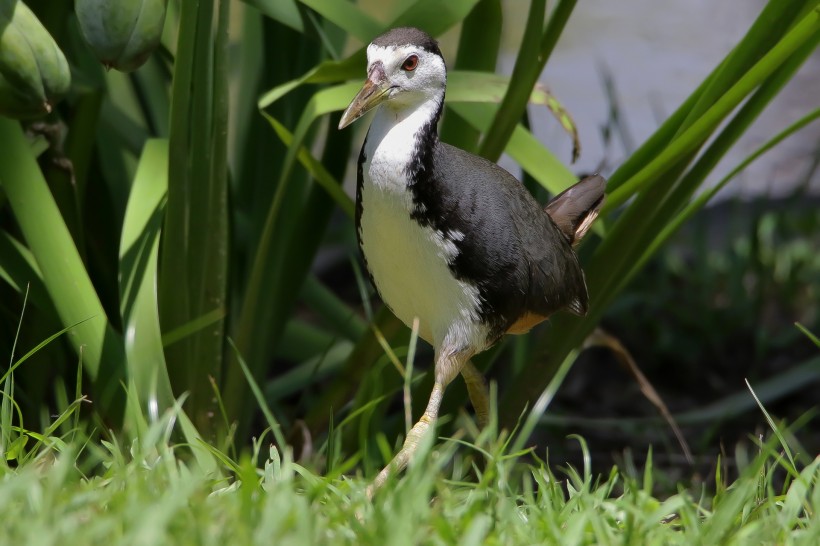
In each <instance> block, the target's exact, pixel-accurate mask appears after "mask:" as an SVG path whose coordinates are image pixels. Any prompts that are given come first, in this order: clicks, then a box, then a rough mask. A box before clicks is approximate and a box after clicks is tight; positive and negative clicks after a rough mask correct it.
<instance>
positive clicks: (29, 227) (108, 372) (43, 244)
mask: <svg viewBox="0 0 820 546" xmlns="http://www.w3.org/2000/svg"><path fill="white" fill-rule="evenodd" d="M0 142H3V146H0V185H2V187H3V189H4V191H5V193H6V196H7V198H8V201H9V204H10V205H11V208H12V211H13V212H14V217H15V220H16V221H17V224H18V225H19V227H20V230H21V232H22V233H23V236H24V237H25V240H26V243H27V244H28V247H29V248H30V249H31V252H32V254H33V256H34V258H35V259H36V260H37V265H38V267H39V270H40V272H41V273H42V276H43V283H44V284H45V287H46V290H48V293H49V295H50V296H51V300H52V301H53V302H54V307H55V308H56V309H57V313H58V315H59V318H60V321H61V322H62V324H63V325H64V326H66V327H69V326H74V325H77V326H76V328H73V329H72V330H71V332H70V334H69V339H70V340H71V343H72V345H73V346H74V348H75V350H76V351H77V353H78V354H81V355H82V357H83V366H84V368H85V369H86V370H87V371H88V373H89V375H90V376H91V378H92V379H93V380H94V381H95V383H96V390H97V400H96V401H97V402H98V403H99V404H100V406H101V407H102V408H106V407H108V406H109V405H110V404H111V402H112V400H113V396H114V395H115V391H116V390H117V389H118V384H119V381H120V379H121V378H122V376H123V364H124V362H125V358H124V348H123V341H122V338H121V337H120V336H119V335H118V334H117V333H116V332H115V331H114V330H113V329H112V328H111V326H110V324H109V322H108V318H107V316H106V313H105V310H104V309H103V307H102V304H101V303H100V299H99V297H98V296H97V292H96V290H95V289H94V286H93V284H92V283H91V279H90V278H89V276H88V273H87V271H86V269H85V266H84V264H83V262H82V260H81V259H80V255H79V253H78V252H77V248H76V246H75V245H74V241H73V240H72V238H71V235H70V234H69V232H68V229H67V228H66V226H65V223H64V222H63V219H62V217H61V215H60V211H59V210H58V208H57V204H56V203H55V202H54V199H53V197H52V195H51V192H50V191H49V189H48V185H47V184H46V181H45V180H44V178H43V175H42V172H41V171H40V169H39V167H38V166H37V161H36V160H35V158H34V156H33V155H32V154H31V151H30V149H29V146H28V143H27V142H26V139H25V136H24V135H23V130H22V128H21V127H20V124H19V123H17V122H15V121H11V120H9V119H6V118H2V117H0Z"/></svg>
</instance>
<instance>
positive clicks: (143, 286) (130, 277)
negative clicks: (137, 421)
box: [119, 140, 174, 420]
mask: <svg viewBox="0 0 820 546" xmlns="http://www.w3.org/2000/svg"><path fill="white" fill-rule="evenodd" d="M167 189H168V141H167V140H149V141H148V142H146V144H145V150H143V153H142V157H141V158H140V163H139V167H138V168H137V174H136V177H135V178H134V183H133V185H132V190H131V196H130V198H129V200H128V208H127V209H126V212H125V220H124V222H123V228H122V235H121V239H120V256H119V257H120V275H119V277H120V312H121V314H122V324H123V328H124V330H125V333H126V335H125V355H126V358H127V362H128V373H129V377H130V379H131V380H132V382H133V385H134V388H135V390H136V395H137V397H138V399H139V400H140V402H141V404H142V406H143V412H144V414H145V415H149V416H150V417H151V418H152V419H154V420H156V419H157V418H158V416H159V414H160V413H162V412H163V411H165V410H166V409H168V408H170V407H172V406H173V403H174V398H173V394H172V392H171V382H170V380H169V378H168V370H167V368H166V366H165V354H164V352H163V348H162V332H161V330H160V324H159V306H158V302H157V293H156V286H157V254H158V250H159V236H160V230H161V227H162V214H163V212H164V204H165V197H166V192H167Z"/></svg>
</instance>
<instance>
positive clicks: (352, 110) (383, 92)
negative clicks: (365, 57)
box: [339, 63, 390, 129]
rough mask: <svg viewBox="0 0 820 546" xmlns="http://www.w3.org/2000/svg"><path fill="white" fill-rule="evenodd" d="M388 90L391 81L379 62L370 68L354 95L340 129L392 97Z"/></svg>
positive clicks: (341, 121)
mask: <svg viewBox="0 0 820 546" xmlns="http://www.w3.org/2000/svg"><path fill="white" fill-rule="evenodd" d="M388 91H390V81H389V80H388V79H387V77H385V75H384V69H383V68H382V67H381V63H377V64H376V65H374V66H373V67H372V68H371V69H370V73H369V74H368V75H367V81H366V82H364V85H363V86H362V88H361V90H359V92H358V93H357V94H356V96H355V97H353V101H351V103H350V105H349V106H348V107H347V110H345V111H344V114H342V119H341V120H340V121H339V129H344V128H345V127H347V126H348V125H350V124H351V123H353V122H354V121H356V120H357V119H359V118H360V117H362V116H363V115H365V114H366V113H367V112H369V111H370V110H372V109H373V108H375V107H376V106H378V105H380V104H381V103H383V102H384V101H386V100H387V99H388V98H390V93H388Z"/></svg>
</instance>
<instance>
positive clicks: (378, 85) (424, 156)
mask: <svg viewBox="0 0 820 546" xmlns="http://www.w3.org/2000/svg"><path fill="white" fill-rule="evenodd" d="M446 82H447V70H446V68H445V64H444V58H443V57H442V55H441V51H440V50H439V47H438V44H437V43H436V41H435V40H434V39H433V38H431V37H430V36H429V35H428V34H426V33H425V32H423V31H421V30H418V29H415V28H397V29H393V30H390V31H389V32H387V33H385V34H383V35H381V36H379V37H378V38H376V39H375V40H373V42H372V43H371V44H370V45H369V46H368V48H367V81H366V82H365V84H364V86H363V87H362V89H361V91H359V93H358V94H357V95H356V97H355V98H354V99H353V102H351V103H350V106H348V108H347V110H345V112H344V114H343V115H342V119H341V121H340V123H339V128H340V129H342V128H344V127H346V126H348V125H350V124H351V123H353V122H354V121H355V120H357V119H358V118H359V117H361V116H362V115H363V114H364V113H366V112H368V111H369V110H372V109H374V108H376V107H379V108H378V110H377V111H376V113H375V115H374V117H373V121H372V122H371V124H370V130H369V131H368V133H367V137H366V138H365V141H364V144H363V145H362V151H361V154H360V155H359V165H358V184H357V188H356V230H357V235H358V241H359V247H360V248H361V250H362V254H363V255H364V260H365V263H366V265H367V270H368V272H369V274H370V277H371V279H372V281H373V284H374V285H375V287H376V289H377V291H378V292H379V295H380V296H381V297H382V299H383V300H384V302H385V303H386V304H387V306H388V307H389V308H390V309H391V310H392V311H393V313H395V314H396V316H397V317H398V318H399V319H401V320H402V321H403V322H404V323H405V324H407V325H408V326H410V325H412V324H413V320H414V319H415V318H418V321H419V336H420V337H421V338H422V339H424V340H426V341H427V342H429V343H430V344H432V346H433V348H434V349H435V371H434V373H435V379H434V384H433V392H432V394H431V395H430V401H429V402H428V404H427V409H426V410H425V412H424V415H422V417H421V419H420V420H419V421H418V422H417V423H416V424H415V425H414V426H413V428H412V429H411V430H410V431H409V432H408V434H407V438H406V439H405V441H404V445H403V446H402V448H401V450H400V451H399V452H398V454H397V455H396V456H395V458H394V459H393V460H392V461H391V462H390V464H389V465H388V466H387V467H385V468H384V470H382V471H381V472H380V473H379V475H378V476H377V477H376V479H375V481H374V482H373V484H372V485H371V487H370V489H369V494H371V495H372V494H373V492H374V491H375V490H376V489H377V488H378V487H380V486H381V485H382V484H383V483H384V482H385V480H386V479H387V478H388V477H389V476H390V474H391V473H393V472H398V471H400V470H401V469H403V468H404V467H405V466H406V465H407V463H408V461H409V460H410V458H411V457H412V455H413V452H414V451H415V450H416V448H417V446H418V443H419V440H420V438H421V437H422V435H424V434H425V432H426V431H427V430H428V429H429V428H430V427H431V425H433V424H434V422H435V420H436V418H437V416H438V412H439V407H440V406H441V399H442V396H443V395H444V389H445V388H446V387H447V385H448V384H449V383H450V382H451V381H452V380H453V379H454V378H455V377H456V376H457V375H458V374H459V373H461V374H462V376H464V380H465V382H466V384H467V389H468V392H469V395H470V400H471V402H472V404H473V407H474V408H475V411H476V415H477V418H478V420H479V422H480V423H482V424H484V423H486V421H487V415H488V411H489V407H488V405H489V404H488V397H487V392H486V386H485V384H484V379H483V377H482V375H481V373H480V372H479V371H478V370H477V369H476V368H475V366H473V364H472V363H471V362H470V358H471V357H472V356H473V355H476V354H478V353H480V352H482V351H484V350H485V349H487V348H489V347H490V346H492V345H493V344H494V343H495V342H497V341H498V340H499V339H500V338H501V337H502V336H504V334H521V333H524V332H527V331H528V330H529V329H530V328H532V327H533V326H534V325H536V324H538V323H539V322H541V321H543V320H546V319H547V317H549V316H550V315H551V314H552V313H554V312H555V311H558V310H561V309H567V310H569V311H571V312H573V313H575V314H578V315H583V314H585V313H586V310H587V302H588V297H587V288H586V283H585V281H584V273H583V271H582V270H581V266H580V264H579V263H578V258H577V256H576V255H575V252H574V251H573V248H572V247H573V245H574V244H575V243H577V242H578V241H579V240H580V239H581V237H583V236H584V234H585V233H586V232H587V230H588V229H589V227H590V225H591V224H592V221H593V220H594V219H595V218H596V216H597V215H598V211H599V210H600V207H601V204H602V203H603V199H604V188H605V186H606V182H605V180H604V179H603V178H602V177H600V176H592V177H588V178H585V179H583V180H581V181H580V182H578V183H577V184H575V185H574V186H572V187H570V188H569V189H567V190H566V191H564V192H563V193H561V194H559V195H558V196H556V197H555V198H554V199H553V200H552V201H550V202H549V204H548V205H547V206H546V208H544V207H542V206H540V205H539V204H538V203H537V202H536V201H535V199H534V198H533V197H532V196H531V195H530V193H529V192H528V191H527V190H526V188H524V186H523V185H522V184H521V183H520V182H519V181H518V180H516V179H515V178H514V177H513V176H512V175H511V174H509V173H508V172H507V171H505V170H504V169H502V168H500V167H498V166H497V165H496V164H494V163H492V162H490V161H487V160H486V159H483V158H481V157H478V156H475V155H472V154H470V153H468V152H465V151H463V150H460V149H458V148H455V147H453V146H450V145H448V144H445V143H443V142H441V141H439V138H438V128H437V124H438V121H439V118H440V116H441V111H442V107H443V104H444V91H445V86H446Z"/></svg>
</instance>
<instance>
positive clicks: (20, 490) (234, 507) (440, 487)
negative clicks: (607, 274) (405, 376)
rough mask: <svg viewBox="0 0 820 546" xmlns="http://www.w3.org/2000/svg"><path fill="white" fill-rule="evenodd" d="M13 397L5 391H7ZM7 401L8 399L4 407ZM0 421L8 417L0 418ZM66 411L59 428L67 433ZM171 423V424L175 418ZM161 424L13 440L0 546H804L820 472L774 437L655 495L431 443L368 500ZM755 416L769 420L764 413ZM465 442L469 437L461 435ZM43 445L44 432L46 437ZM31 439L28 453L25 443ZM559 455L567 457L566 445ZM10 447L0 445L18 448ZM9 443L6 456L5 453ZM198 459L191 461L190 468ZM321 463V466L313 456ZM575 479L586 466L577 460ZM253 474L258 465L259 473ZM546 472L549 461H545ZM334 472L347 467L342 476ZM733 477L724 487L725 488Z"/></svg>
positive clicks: (649, 488)
mask: <svg viewBox="0 0 820 546" xmlns="http://www.w3.org/2000/svg"><path fill="white" fill-rule="evenodd" d="M9 384H10V382H7V383H6V385H7V387H8V386H9ZM5 400H7V401H8V400H9V399H8V398H5ZM4 406H8V404H4ZM76 411H77V405H76V404H75V405H72V406H70V407H69V409H68V410H66V412H64V413H63V414H62V415H61V417H60V419H58V420H59V421H61V422H62V423H63V426H66V423H72V422H73V423H74V425H73V426H75V427H76V426H77V422H75V421H74V419H73V417H75V412H76ZM177 415H178V414H177ZM174 416H175V413H174V412H168V413H166V414H165V415H164V416H163V417H162V418H161V419H159V420H158V421H157V422H156V423H154V424H153V425H151V426H149V427H146V428H145V429H144V430H143V431H142V433H141V434H140V435H139V438H138V439H136V440H134V441H132V442H130V443H125V444H120V443H118V442H117V441H115V440H112V439H109V440H107V441H106V440H100V439H88V436H86V435H85V434H84V433H82V432H80V431H79V430H78V429H77V428H68V429H66V431H65V433H64V435H63V436H62V438H60V437H57V436H41V435H37V434H34V433H31V432H26V431H23V430H21V429H19V428H15V427H12V426H11V423H12V418H11V416H10V414H9V413H8V412H4V413H3V419H2V422H1V423H0V428H2V432H3V439H4V440H9V439H14V438H28V443H27V445H29V447H30V448H32V449H31V450H30V451H26V449H25V447H20V449H16V450H8V451H6V453H7V457H11V458H10V459H9V460H7V461H3V462H2V463H0V512H2V514H3V525H2V528H1V529H0V543H2V544H27V545H34V544H57V543H60V544H64V543H66V541H68V542H69V543H71V544H106V545H111V544H150V545H160V544H266V545H267V544H288V545H299V544H311V545H313V544H334V545H335V544H380V545H388V544H505V545H506V544H561V545H572V544H636V545H637V544H640V545H645V544H807V545H808V544H817V543H818V540H820V521H819V520H818V517H820V516H818V510H820V458H816V459H814V460H811V459H810V458H807V457H806V456H805V454H801V453H799V451H798V449H799V446H797V444H796V443H793V445H791V446H789V445H788V444H787V443H786V442H787V440H786V439H787V438H792V436H791V435H790V432H789V431H788V430H786V429H783V428H781V427H780V426H779V425H774V422H773V421H772V422H771V423H772V424H773V425H774V428H773V432H774V433H773V434H770V439H769V440H767V441H765V442H763V443H759V444H758V445H757V446H755V447H754V448H753V449H754V454H753V455H754V456H750V454H748V453H746V452H743V451H742V450H739V451H738V452H737V454H736V455H737V456H736V457H735V458H734V461H735V462H734V463H732V465H735V466H734V468H728V467H729V464H726V463H724V464H721V461H715V464H716V468H718V469H719V470H718V472H717V476H716V477H715V478H714V479H713V480H711V481H710V482H705V483H700V484H691V485H689V486H688V487H684V486H682V485H679V486H678V487H679V489H678V491H677V492H671V494H670V493H669V492H666V493H664V492H659V491H658V488H657V487H654V485H653V484H654V483H655V481H656V478H658V476H656V475H655V474H656V471H655V470H653V465H652V458H651V452H650V453H649V455H650V456H649V458H648V463H647V465H646V467H645V468H644V469H643V471H642V473H641V474H639V475H635V472H634V471H632V472H631V473H630V472H625V471H623V470H619V469H618V468H613V469H612V471H611V472H610V473H609V475H607V476H593V475H591V474H590V472H589V470H588V468H581V469H574V468H562V467H561V466H560V465H559V466H558V467H555V466H552V465H548V464H547V463H545V462H544V461H542V460H540V459H539V458H538V457H536V456H535V455H536V454H534V453H531V452H528V451H525V452H519V453H510V452H509V451H508V447H507V446H508V443H506V442H504V441H503V437H504V436H503V435H502V438H501V439H498V437H497V435H496V434H495V433H494V432H493V431H492V430H488V431H487V432H484V433H482V434H480V435H479V436H478V437H477V438H472V439H470V440H469V441H465V440H463V439H440V440H439V441H438V442H436V444H435V446H434V447H432V448H431V444H432V442H427V445H426V446H425V447H424V449H423V450H422V453H421V455H420V457H419V458H418V459H417V460H416V461H415V463H414V464H412V465H411V466H410V468H409V469H408V471H407V472H406V473H405V474H404V475H402V476H401V477H399V478H398V479H397V480H394V481H392V482H390V483H388V485H387V486H386V487H385V488H384V489H383V490H381V491H380V492H379V493H378V494H377V496H376V498H375V500H374V502H372V503H370V502H368V501H367V500H366V497H365V487H366V485H367V481H366V480H365V479H363V478H362V477H361V476H355V477H348V476H337V477H333V478H328V477H323V476H322V475H320V474H317V473H316V472H314V471H312V470H310V469H308V468H307V467H305V466H302V465H300V464H297V463H295V462H293V461H292V459H291V457H290V456H289V455H288V454H284V455H282V454H280V452H279V451H277V450H276V449H275V448H273V447H271V446H270V444H269V442H268V438H262V439H260V440H259V441H257V442H255V446H254V452H253V454H247V455H245V456H243V457H241V458H240V459H239V460H238V461H234V460H231V459H230V458H229V457H228V456H227V455H225V454H223V453H220V452H219V451H217V450H216V449H215V448H213V447H210V446H207V445H206V444H204V443H201V442H197V443H196V444H195V445H186V444H175V443H174V442H173V441H172V438H173V437H174V422H175V419H174ZM766 416H767V417H768V414H766ZM463 424H464V425H465V426H464V427H462V428H460V429H459V431H463V430H468V431H469V430H474V427H473V426H472V424H471V422H470V421H468V420H466V418H465V421H464V423H463ZM52 432H53V431H52ZM38 440H39V441H38ZM563 441H566V442H580V443H581V446H582V448H583V449H584V450H585V452H586V446H585V444H584V442H583V440H582V439H580V438H578V437H570V438H567V439H566V440H563ZM20 444H21V442H19V441H18V442H14V441H12V442H11V445H17V446H20ZM9 445H10V444H5V446H9ZM194 455H196V456H194ZM315 459H316V460H320V459H321V458H320V457H315ZM586 459H587V465H588V464H589V462H588V456H587V457H586ZM255 461H258V462H259V464H256V463H255ZM551 462H552V463H555V461H551ZM342 466H344V463H342ZM735 471H736V474H735V475H736V476H738V477H737V478H736V479H734V481H732V482H731V483H728V482H727V481H726V478H725V476H726V474H727V473H733V474H734V473H735Z"/></svg>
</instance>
